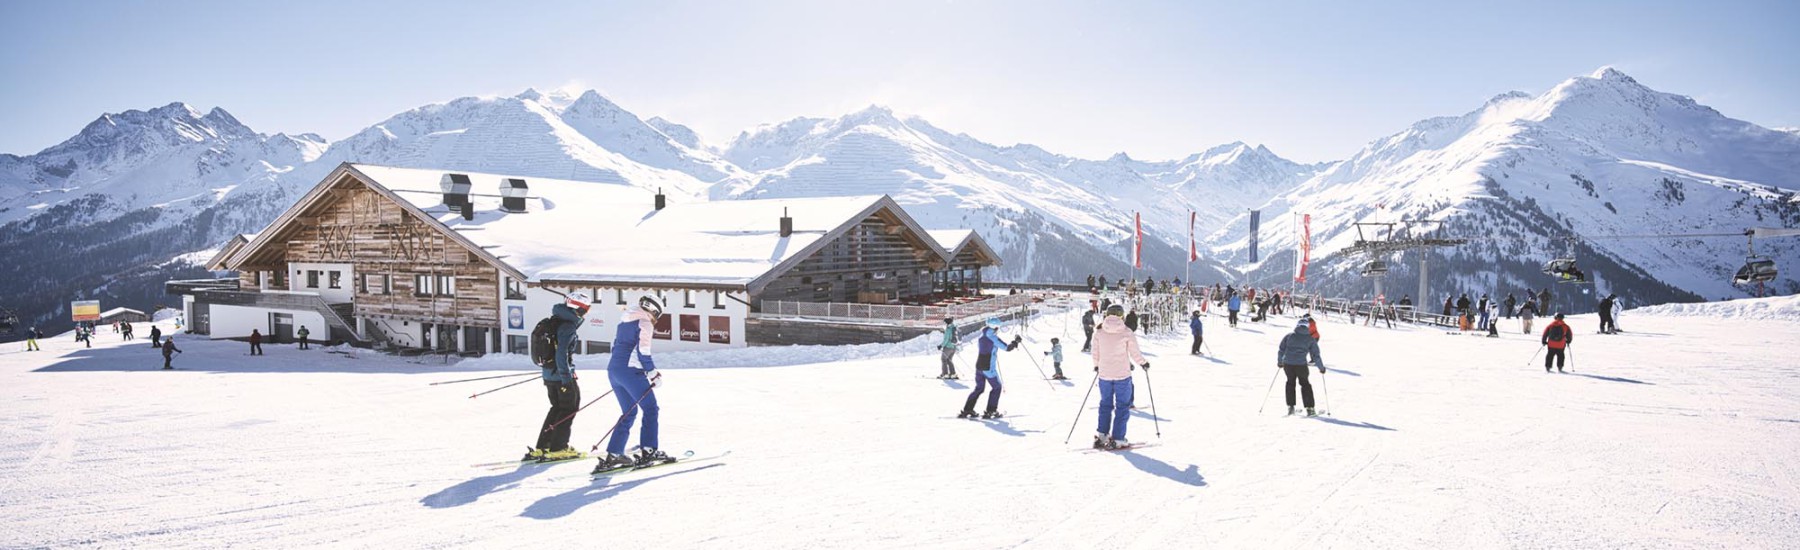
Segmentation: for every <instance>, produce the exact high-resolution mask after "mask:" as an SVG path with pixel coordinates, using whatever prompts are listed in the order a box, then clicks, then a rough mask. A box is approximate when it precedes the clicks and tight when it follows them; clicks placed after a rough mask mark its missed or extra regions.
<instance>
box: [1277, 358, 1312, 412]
mask: <svg viewBox="0 0 1800 550" xmlns="http://www.w3.org/2000/svg"><path fill="white" fill-rule="evenodd" d="M1281 370H1283V371H1286V372H1287V404H1288V406H1289V407H1292V406H1294V384H1295V383H1296V382H1298V383H1299V384H1300V398H1301V400H1302V402H1304V403H1305V404H1306V408H1308V409H1310V408H1313V392H1312V382H1311V381H1310V380H1307V379H1306V378H1307V370H1308V369H1307V368H1306V365H1282V366H1281Z"/></svg>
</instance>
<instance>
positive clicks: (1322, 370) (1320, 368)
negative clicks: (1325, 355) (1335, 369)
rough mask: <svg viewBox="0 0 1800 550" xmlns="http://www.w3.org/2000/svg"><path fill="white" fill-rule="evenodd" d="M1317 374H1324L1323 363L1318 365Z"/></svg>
mask: <svg viewBox="0 0 1800 550" xmlns="http://www.w3.org/2000/svg"><path fill="white" fill-rule="evenodd" d="M1319 374H1325V365H1319Z"/></svg>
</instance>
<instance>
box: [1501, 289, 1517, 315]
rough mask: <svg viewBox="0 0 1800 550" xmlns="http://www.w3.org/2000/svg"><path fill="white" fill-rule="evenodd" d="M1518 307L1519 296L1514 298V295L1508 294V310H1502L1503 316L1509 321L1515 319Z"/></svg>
mask: <svg viewBox="0 0 1800 550" xmlns="http://www.w3.org/2000/svg"><path fill="white" fill-rule="evenodd" d="M1518 305H1519V298H1518V297H1517V296H1513V293H1511V292H1508V293H1506V309H1503V310H1500V311H1501V314H1502V315H1505V316H1506V318H1507V319H1511V318H1513V314H1514V312H1515V311H1517V309H1516V308H1517V307H1518Z"/></svg>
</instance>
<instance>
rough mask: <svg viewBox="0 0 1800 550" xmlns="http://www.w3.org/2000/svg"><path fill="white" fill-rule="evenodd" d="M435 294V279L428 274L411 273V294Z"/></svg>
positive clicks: (422, 295) (421, 295)
mask: <svg viewBox="0 0 1800 550" xmlns="http://www.w3.org/2000/svg"><path fill="white" fill-rule="evenodd" d="M434 294H437V279H436V278H434V277H432V276H430V275H413V296H420V297H424V296H431V295H434Z"/></svg>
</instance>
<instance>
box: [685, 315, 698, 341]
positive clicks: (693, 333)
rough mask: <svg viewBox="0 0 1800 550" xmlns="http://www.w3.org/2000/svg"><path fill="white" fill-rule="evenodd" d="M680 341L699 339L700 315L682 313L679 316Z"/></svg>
mask: <svg viewBox="0 0 1800 550" xmlns="http://www.w3.org/2000/svg"><path fill="white" fill-rule="evenodd" d="M681 341H683V342H699V341H700V316H699V315H682V316H681Z"/></svg>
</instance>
